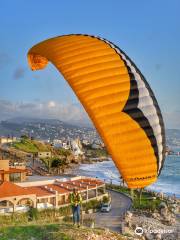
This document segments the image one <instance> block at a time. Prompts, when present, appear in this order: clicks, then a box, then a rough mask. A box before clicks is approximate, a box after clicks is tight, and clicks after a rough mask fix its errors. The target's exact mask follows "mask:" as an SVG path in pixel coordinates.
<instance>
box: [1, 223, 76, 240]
mask: <svg viewBox="0 0 180 240" xmlns="http://www.w3.org/2000/svg"><path fill="white" fill-rule="evenodd" d="M67 229H68V226H66V225H64V226H61V225H59V224H50V225H42V226H38V225H30V226H16V227H3V228H1V229H0V239H1V240H9V239H16V240H26V239H27V240H29V239H37V240H43V239H46V240H50V239H51V240H52V239H54V240H55V239H58V240H73V239H74V238H72V237H70V236H68V234H66V230H67Z"/></svg>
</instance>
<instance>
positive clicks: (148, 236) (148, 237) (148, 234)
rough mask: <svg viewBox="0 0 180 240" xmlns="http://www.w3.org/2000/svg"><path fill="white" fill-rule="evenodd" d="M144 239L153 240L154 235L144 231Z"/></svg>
mask: <svg viewBox="0 0 180 240" xmlns="http://www.w3.org/2000/svg"><path fill="white" fill-rule="evenodd" d="M145 239H146V240H154V236H153V235H152V234H151V233H146V234H145Z"/></svg>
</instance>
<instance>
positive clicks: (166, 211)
mask: <svg viewBox="0 0 180 240" xmlns="http://www.w3.org/2000/svg"><path fill="white" fill-rule="evenodd" d="M160 214H161V216H163V217H166V216H167V215H168V209H167V207H162V208H161V210H160Z"/></svg>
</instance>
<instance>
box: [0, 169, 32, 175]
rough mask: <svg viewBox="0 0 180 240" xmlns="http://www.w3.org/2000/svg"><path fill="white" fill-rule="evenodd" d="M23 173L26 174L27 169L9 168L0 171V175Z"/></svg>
mask: <svg viewBox="0 0 180 240" xmlns="http://www.w3.org/2000/svg"><path fill="white" fill-rule="evenodd" d="M23 172H28V169H19V168H9V170H0V174H2V173H23Z"/></svg>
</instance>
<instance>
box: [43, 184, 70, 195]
mask: <svg viewBox="0 0 180 240" xmlns="http://www.w3.org/2000/svg"><path fill="white" fill-rule="evenodd" d="M60 184H61V183H57V184H48V185H47V186H48V187H49V188H52V189H53V190H55V191H58V193H59V194H64V193H69V192H70V191H71V190H70V189H69V190H68V189H67V188H66V187H63V186H64V183H62V184H63V186H61V185H60Z"/></svg>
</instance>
